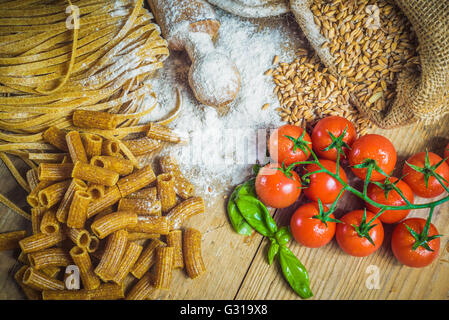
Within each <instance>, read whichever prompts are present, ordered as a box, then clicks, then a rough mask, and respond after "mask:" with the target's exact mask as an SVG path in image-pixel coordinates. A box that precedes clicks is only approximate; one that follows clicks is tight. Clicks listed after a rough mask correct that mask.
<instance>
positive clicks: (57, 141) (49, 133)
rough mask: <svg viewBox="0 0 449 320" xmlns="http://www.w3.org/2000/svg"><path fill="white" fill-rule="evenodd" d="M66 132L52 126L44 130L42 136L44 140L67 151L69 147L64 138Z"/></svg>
mask: <svg viewBox="0 0 449 320" xmlns="http://www.w3.org/2000/svg"><path fill="white" fill-rule="evenodd" d="M65 135H66V133H65V132H64V130H61V129H59V128H57V127H55V126H52V127H50V128H48V129H47V130H45V131H44V133H43V134H42V137H43V139H44V141H45V142H48V143H49V144H51V145H53V146H55V147H56V148H58V149H59V150H62V151H65V152H68V151H69V148H68V146H67V142H66V140H65Z"/></svg>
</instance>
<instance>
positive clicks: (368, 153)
mask: <svg viewBox="0 0 449 320" xmlns="http://www.w3.org/2000/svg"><path fill="white" fill-rule="evenodd" d="M368 159H370V160H374V161H375V164H376V165H377V166H378V167H379V168H380V169H381V170H382V171H384V172H385V173H386V174H387V175H389V174H391V172H392V171H393V169H394V166H395V165H396V160H397V154H396V149H395V148H394V146H393V144H392V143H391V141H390V140H388V139H387V138H385V137H384V136H381V135H378V134H367V135H364V136H362V137H360V138H358V139H357V140H356V141H355V142H354V143H353V144H352V147H351V150H350V151H349V164H350V166H351V170H352V171H353V172H354V174H355V175H356V176H357V177H359V178H360V179H363V180H365V178H366V173H367V168H353V166H355V165H360V164H363V163H366V160H368ZM385 178H386V176H385V175H383V174H382V173H380V172H379V171H378V170H373V171H372V174H371V179H370V180H372V181H380V180H384V179H385Z"/></svg>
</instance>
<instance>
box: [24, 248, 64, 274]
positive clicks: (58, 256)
mask: <svg viewBox="0 0 449 320" xmlns="http://www.w3.org/2000/svg"><path fill="white" fill-rule="evenodd" d="M28 259H29V261H30V264H31V266H32V267H34V268H35V269H36V270H41V269H44V268H47V267H67V266H68V265H70V264H71V263H72V259H71V258H70V255H69V254H68V253H67V252H66V251H65V250H64V249H62V248H50V249H45V250H41V251H37V252H32V253H30V254H29V255H28Z"/></svg>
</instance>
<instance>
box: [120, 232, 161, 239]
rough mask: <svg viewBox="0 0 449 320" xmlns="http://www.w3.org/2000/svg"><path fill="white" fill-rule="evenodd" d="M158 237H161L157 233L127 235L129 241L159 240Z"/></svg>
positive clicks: (130, 233) (131, 233) (132, 233)
mask: <svg viewBox="0 0 449 320" xmlns="http://www.w3.org/2000/svg"><path fill="white" fill-rule="evenodd" d="M160 237H161V235H160V234H157V233H145V232H129V233H128V240H129V241H137V240H147V239H159V238H160Z"/></svg>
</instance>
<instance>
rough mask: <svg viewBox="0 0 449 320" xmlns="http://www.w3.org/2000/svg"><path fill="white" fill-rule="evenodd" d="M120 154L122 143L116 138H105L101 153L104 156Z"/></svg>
mask: <svg viewBox="0 0 449 320" xmlns="http://www.w3.org/2000/svg"><path fill="white" fill-rule="evenodd" d="M119 154H120V145H119V143H118V142H117V141H114V140H103V144H102V146H101V155H103V156H115V157H117V156H118V155H119Z"/></svg>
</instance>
